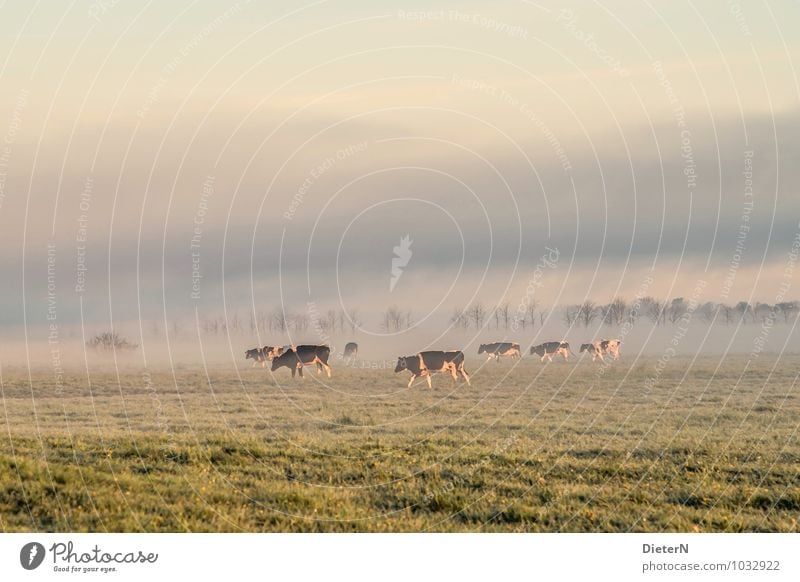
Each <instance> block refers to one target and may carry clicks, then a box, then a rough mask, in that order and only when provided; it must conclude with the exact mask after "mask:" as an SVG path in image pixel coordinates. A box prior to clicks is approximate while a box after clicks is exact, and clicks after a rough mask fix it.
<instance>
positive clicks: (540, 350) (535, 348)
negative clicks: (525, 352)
mask: <svg viewBox="0 0 800 582" xmlns="http://www.w3.org/2000/svg"><path fill="white" fill-rule="evenodd" d="M533 354H538V355H540V356H542V355H544V347H542V346H541V345H538V346H532V347H531V355H533Z"/></svg>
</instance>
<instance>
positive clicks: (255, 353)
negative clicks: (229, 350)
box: [244, 348, 261, 360]
mask: <svg viewBox="0 0 800 582" xmlns="http://www.w3.org/2000/svg"><path fill="white" fill-rule="evenodd" d="M244 359H245V360H251V359H252V360H259V359H261V348H253V349H252V350H247V351H246V352H245V353H244Z"/></svg>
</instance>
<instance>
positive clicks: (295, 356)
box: [272, 346, 331, 378]
mask: <svg viewBox="0 0 800 582" xmlns="http://www.w3.org/2000/svg"><path fill="white" fill-rule="evenodd" d="M330 355H331V349H330V348H329V347H328V346H297V348H295V349H291V348H290V349H288V350H286V351H284V352H283V353H282V354H281V355H280V356H278V357H277V358H274V359H273V360H272V371H273V372H274V371H275V370H277V369H278V368H281V367H284V366H285V367H287V368H289V369H290V370H291V371H292V378H294V374H295V372H299V373H300V377H301V378H302V377H303V366H310V365H312V364H316V365H317V374H320V373H321V372H322V370H323V369H324V370H325V372H326V373H327V374H328V378H330V377H331V367H330V366H329V365H328V357H329V356H330Z"/></svg>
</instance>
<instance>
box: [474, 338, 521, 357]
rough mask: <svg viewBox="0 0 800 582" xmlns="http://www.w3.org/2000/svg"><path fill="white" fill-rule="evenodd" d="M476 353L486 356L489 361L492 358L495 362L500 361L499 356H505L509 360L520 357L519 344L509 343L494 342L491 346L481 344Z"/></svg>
mask: <svg viewBox="0 0 800 582" xmlns="http://www.w3.org/2000/svg"><path fill="white" fill-rule="evenodd" d="M478 353H479V354H487V355H488V359H489V360H491V359H492V358H494V359H495V361H496V362H499V361H500V356H506V357H509V358H519V357H521V355H522V354H521V352H520V349H519V344H513V343H510V342H494V343H493V344H481V346H480V347H479V348H478Z"/></svg>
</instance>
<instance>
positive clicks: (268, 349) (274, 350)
mask: <svg viewBox="0 0 800 582" xmlns="http://www.w3.org/2000/svg"><path fill="white" fill-rule="evenodd" d="M291 349H292V346H288V345H287V346H264V355H265V356H266V358H267V359H268V360H270V361H272V360H274V359H275V358H277V357H278V356H280V355H281V354H283V353H284V352H288V351H289V350H291Z"/></svg>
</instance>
